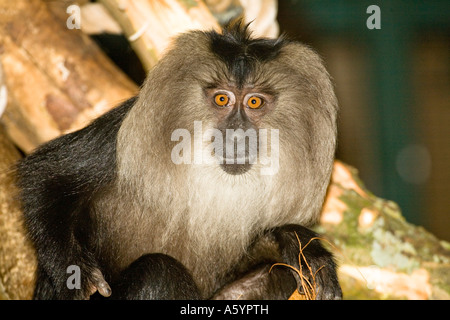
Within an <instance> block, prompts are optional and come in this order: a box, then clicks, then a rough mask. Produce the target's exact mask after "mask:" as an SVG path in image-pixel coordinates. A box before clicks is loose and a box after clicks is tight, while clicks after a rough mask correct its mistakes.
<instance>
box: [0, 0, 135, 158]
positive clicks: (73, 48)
mask: <svg viewBox="0 0 450 320" xmlns="http://www.w3.org/2000/svg"><path fill="white" fill-rule="evenodd" d="M67 17H69V15H67ZM0 29H1V30H2V32H1V33H0V64H1V65H2V67H3V79H4V82H5V84H6V88H7V107H6V110H5V111H4V114H3V116H2V118H1V121H2V123H3V124H4V125H5V127H6V130H7V132H8V134H9V136H10V137H11V138H12V140H13V141H14V142H15V143H16V144H17V145H18V146H19V147H20V148H21V149H22V150H24V151H25V152H30V151H31V150H33V149H34V148H35V147H36V146H38V145H39V144H41V143H42V142H45V141H48V140H50V139H52V138H55V137H57V136H59V135H61V134H63V133H67V132H71V131H74V130H77V129H79V128H81V127H84V126H85V125H86V124H87V123H88V122H90V121H91V120H92V119H93V118H96V117H98V116H99V115H101V114H103V113H104V112H106V111H107V110H109V109H110V108H112V107H114V106H115V105H117V103H119V102H121V101H123V100H125V99H127V98H129V97H130V96H133V95H134V94H135V93H137V86H136V85H135V84H134V83H133V82H132V81H131V80H129V79H128V78H127V77H126V76H125V75H124V74H123V73H122V72H121V71H120V70H119V69H118V68H117V67H116V66H115V65H114V64H113V63H112V62H111V61H110V60H109V59H108V58H107V57H106V55H105V54H104V53H103V52H102V51H101V50H100V49H99V48H98V47H97V46H96V45H95V44H94V43H93V42H92V41H91V40H90V39H89V38H88V37H87V36H86V35H84V34H83V33H82V32H81V31H79V30H76V29H68V28H67V26H66V21H61V20H60V19H55V17H54V16H53V15H52V14H51V12H50V11H49V9H48V7H47V5H46V3H44V2H43V1H41V0H17V1H9V0H0Z"/></svg>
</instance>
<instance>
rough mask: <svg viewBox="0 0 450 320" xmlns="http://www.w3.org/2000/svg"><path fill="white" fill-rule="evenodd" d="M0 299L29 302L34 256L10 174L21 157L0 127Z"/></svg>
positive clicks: (31, 290) (32, 281)
mask: <svg viewBox="0 0 450 320" xmlns="http://www.w3.org/2000/svg"><path fill="white" fill-rule="evenodd" d="M0 155H1V156H0V300H2V299H30V298H31V297H32V294H33V288H34V271H35V269H36V257H35V253H34V249H33V247H32V245H31V243H30V242H29V240H28V239H27V238H26V236H25V232H24V227H23V224H22V212H21V210H20V206H19V203H18V202H17V200H16V196H17V190H16V187H15V184H14V176H13V172H12V171H11V167H12V166H13V164H14V163H15V162H16V161H17V160H19V159H20V157H21V155H20V153H19V152H18V151H17V149H16V148H15V146H14V145H13V143H12V142H11V141H10V140H9V138H8V136H7V134H6V131H5V129H4V128H3V126H1V125H0Z"/></svg>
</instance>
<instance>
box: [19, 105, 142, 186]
mask: <svg viewBox="0 0 450 320" xmlns="http://www.w3.org/2000/svg"><path fill="white" fill-rule="evenodd" d="M135 101H136V97H133V98H131V99H129V100H127V101H125V102H124V103H122V104H121V105H119V106H117V107H116V108H114V109H112V110H111V111H109V112H107V113H106V114H104V115H102V116H101V117H99V118H98V119H96V120H94V121H93V122H92V123H91V124H89V125H88V126H86V127H85V128H83V129H80V130H78V131H75V132H72V133H69V134H66V135H63V136H61V137H58V138H56V139H54V140H51V141H49V142H47V143H45V144H43V145H42V146H40V147H39V148H38V149H37V150H36V151H35V152H33V153H32V154H30V155H29V156H27V157H26V158H24V159H23V160H21V161H20V162H19V163H18V164H17V177H18V183H19V187H20V188H21V189H22V190H26V192H27V191H28V192H32V190H33V189H34V190H36V189H39V188H41V189H42V188H45V189H47V190H49V189H55V190H58V189H59V191H60V192H62V193H71V194H75V193H78V192H82V191H84V192H92V191H93V190H92V187H93V186H94V185H98V184H99V183H101V182H105V181H106V180H108V179H111V178H112V176H113V174H114V170H115V159H116V156H115V153H116V137H117V133H118V131H119V128H120V125H121V124H122V121H123V119H124V118H125V116H126V114H127V113H128V111H129V110H130V109H131V107H132V106H133V105H134V103H135ZM90 186H91V187H90Z"/></svg>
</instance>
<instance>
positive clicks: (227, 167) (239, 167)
mask: <svg viewBox="0 0 450 320" xmlns="http://www.w3.org/2000/svg"><path fill="white" fill-rule="evenodd" d="M220 167H221V168H222V170H223V171H225V172H226V173H228V174H231V175H240V174H244V173H246V172H247V171H249V170H250V168H251V167H252V165H251V164H250V163H244V164H237V163H236V164H227V163H225V162H224V163H222V164H221V165H220Z"/></svg>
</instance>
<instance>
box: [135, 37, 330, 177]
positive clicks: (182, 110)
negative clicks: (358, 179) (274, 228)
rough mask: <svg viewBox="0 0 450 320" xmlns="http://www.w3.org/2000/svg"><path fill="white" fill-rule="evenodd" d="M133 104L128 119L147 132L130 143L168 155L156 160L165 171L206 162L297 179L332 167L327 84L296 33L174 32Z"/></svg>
mask: <svg viewBox="0 0 450 320" xmlns="http://www.w3.org/2000/svg"><path fill="white" fill-rule="evenodd" d="M133 109H134V110H133V112H132V113H133V115H132V116H131V117H129V118H130V120H131V118H133V119H134V121H133V122H131V121H130V125H131V126H132V127H133V128H134V131H139V132H146V134H145V135H143V136H141V137H143V138H144V139H147V137H148V138H149V139H150V140H151V141H149V142H148V143H144V142H143V141H142V140H139V141H138V142H139V143H138V142H136V146H135V147H134V151H133V152H138V151H136V150H143V151H142V153H143V155H141V157H140V158H141V159H145V158H146V156H145V155H144V153H149V154H150V156H153V155H154V156H158V157H161V156H162V157H167V158H165V159H164V160H163V162H162V163H169V162H170V163H171V164H175V165H176V166H177V167H173V166H172V168H173V169H174V170H189V166H178V165H184V164H187V165H192V164H194V165H200V167H196V168H199V170H202V169H203V166H202V165H204V164H207V165H206V166H204V167H207V168H208V169H210V168H220V169H219V170H220V171H221V172H224V173H226V174H227V176H237V175H253V174H256V173H261V175H275V174H278V173H279V171H280V173H282V175H283V176H282V177H281V176H280V174H278V177H279V178H280V179H279V180H281V179H297V180H300V179H302V180H305V179H310V176H311V177H312V175H313V171H314V169H312V166H317V167H318V168H319V170H322V167H326V169H324V173H327V172H328V171H329V170H330V168H331V160H332V158H333V154H334V147H335V138H336V123H335V120H336V112H337V103H336V99H335V96H334V92H333V88H332V85H331V82H330V79H329V76H328V73H327V72H326V70H325V68H324V66H323V64H322V62H321V60H320V58H319V57H318V56H317V54H316V53H314V52H313V51H312V50H311V49H309V48H307V47H306V46H304V45H302V44H299V43H296V42H290V41H285V40H282V39H281V40H280V39H263V38H255V39H254V38H251V37H250V35H249V32H248V31H247V30H245V29H244V30H242V28H241V29H239V28H236V29H231V31H230V30H228V31H227V32H225V33H223V34H220V33H216V32H198V31H197V32H196V31H194V32H189V33H186V34H183V35H181V36H180V37H178V38H177V39H176V40H175V41H174V43H173V44H172V48H171V50H169V51H168V52H167V54H166V55H165V56H164V57H163V59H161V61H160V62H159V63H158V65H157V66H155V68H154V69H153V70H152V71H151V72H150V74H149V77H148V78H147V81H146V83H145V84H144V86H143V89H142V90H141V94H140V97H139V103H137V104H136V106H135V107H134V108H133ZM131 123H132V124H131ZM138 127H142V128H141V129H139V130H138V129H137V128H138ZM198 127H201V129H200V130H197V129H198ZM199 131H200V137H198V132H199ZM208 134H209V139H208ZM198 142H199V143H198ZM199 145H202V147H203V150H202V151H201V152H200V156H198V154H199V153H198V151H199V150H197V149H198V148H197V147H198V146H199ZM146 146H151V148H146ZM131 149H132V146H129V148H128V150H131ZM153 150H157V151H158V152H156V151H155V152H154V151H153ZM162 150H164V151H162ZM205 150H206V151H205ZM130 152H131V151H130ZM205 155H206V156H209V158H213V159H212V160H213V161H214V162H210V161H209V160H208V161H205ZM211 156H212V157H211ZM206 158H207V157H206ZM210 160H211V159H210ZM323 161H326V163H327V165H326V166H323V164H321V163H323ZM211 164H212V166H210V165H211ZM167 167H169V165H167ZM191 167H192V166H191ZM266 169H267V170H266ZM278 169H280V170H278ZM282 171H283V172H282ZM195 172H196V173H198V172H199V171H195ZM203 172H205V174H206V172H212V171H210V170H209V171H203ZM214 172H216V171H214ZM219 176H222V175H219ZM317 176H319V175H317ZM236 178H237V177H236ZM311 179H312V178H311ZM240 180H242V179H240ZM229 181H232V179H231V180H230V179H229Z"/></svg>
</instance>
